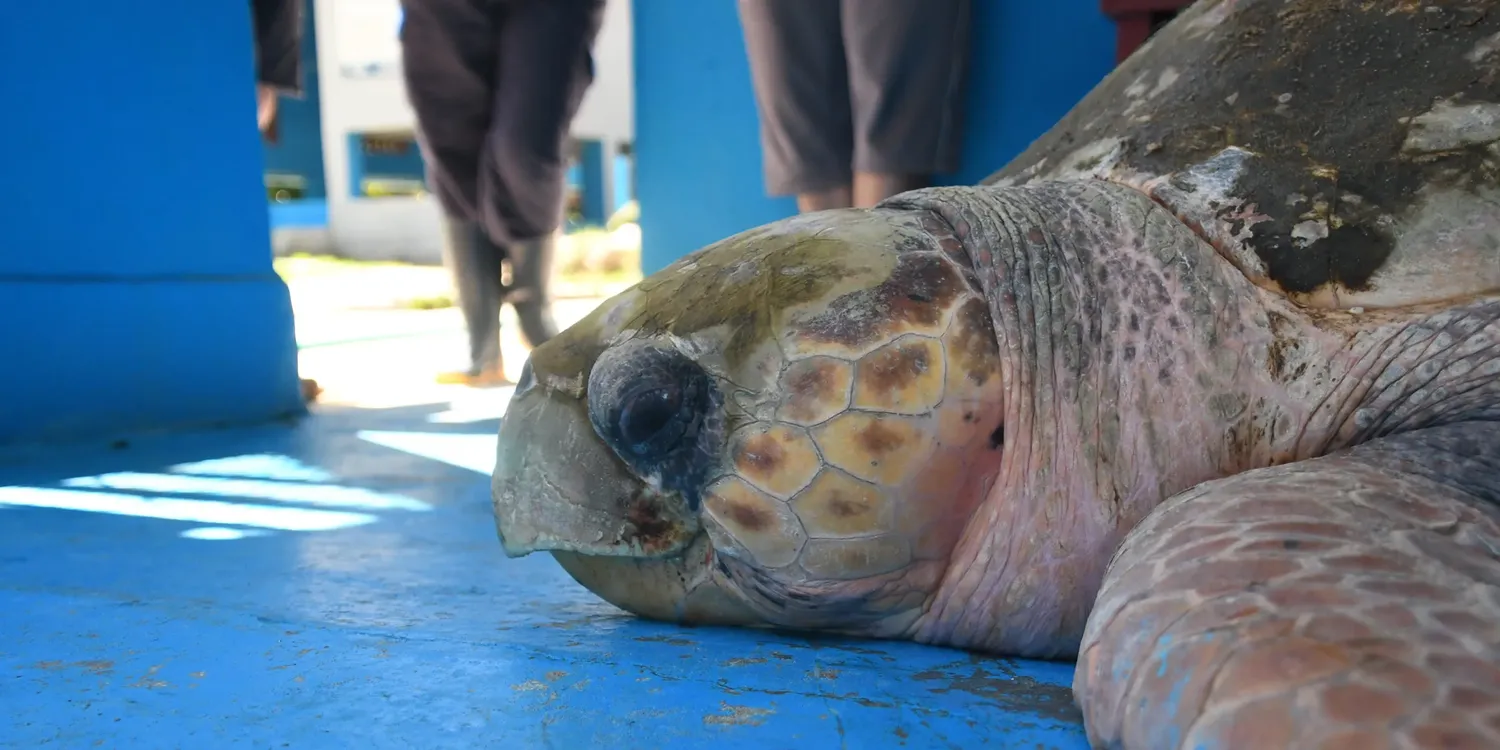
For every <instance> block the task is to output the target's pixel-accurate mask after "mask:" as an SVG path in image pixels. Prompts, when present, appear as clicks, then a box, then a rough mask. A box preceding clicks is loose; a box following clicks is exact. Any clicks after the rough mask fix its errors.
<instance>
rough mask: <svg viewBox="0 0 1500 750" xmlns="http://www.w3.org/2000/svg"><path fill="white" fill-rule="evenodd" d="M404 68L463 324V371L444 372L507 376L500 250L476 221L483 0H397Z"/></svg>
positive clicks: (485, 89) (454, 378)
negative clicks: (465, 335)
mask: <svg viewBox="0 0 1500 750" xmlns="http://www.w3.org/2000/svg"><path fill="white" fill-rule="evenodd" d="M402 7H403V9H404V11H405V18H404V20H403V22H402V26H401V48H402V55H403V65H402V67H403V75H404V76H405V81H406V92H407V98H408V99H409V100H410V102H411V105H412V110H413V111H414V112H415V114H416V120H417V133H418V138H419V140H420V141H421V145H422V155H423V157H424V160H425V161H426V163H427V177H428V180H427V181H428V184H429V185H430V187H431V189H432V191H433V193H434V194H435V195H436V196H437V199H438V203H439V205H440V206H441V208H442V214H443V234H444V237H443V239H444V242H443V260H444V263H445V265H447V266H448V269H449V272H450V273H451V274H452V275H453V289H454V292H455V293H456V295H457V296H458V304H459V308H460V310H461V311H462V312H463V316H464V324H465V325H466V326H467V328H468V331H469V355H470V366H469V369H468V371H467V372H455V373H445V374H443V375H441V376H439V379H440V380H441V381H443V382H463V383H471V384H476V385H483V384H492V383H498V382H501V381H503V380H504V368H503V363H502V361H501V358H500V332H499V328H500V299H501V295H502V293H503V289H502V288H501V284H500V281H501V279H500V264H501V260H502V258H503V257H504V253H503V251H502V250H501V249H500V248H499V247H497V246H496V245H495V244H494V243H493V242H491V241H490V240H489V238H488V237H487V236H486V235H485V233H484V231H483V229H482V227H481V225H480V224H479V222H478V221H477V217H478V211H477V207H478V206H479V204H480V196H479V192H480V190H479V182H480V181H479V168H480V166H479V165H480V160H481V157H482V155H483V152H484V141H485V134H486V133H487V132H488V131H489V129H490V110H491V100H492V98H493V94H492V90H493V88H494V68H495V57H496V53H495V34H496V32H495V30H494V24H493V22H492V21H493V19H492V14H491V12H490V10H489V4H488V2H486V0H403V2H402Z"/></svg>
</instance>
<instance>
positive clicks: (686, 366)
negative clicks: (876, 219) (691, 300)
mask: <svg viewBox="0 0 1500 750" xmlns="http://www.w3.org/2000/svg"><path fill="white" fill-rule="evenodd" d="M718 393H719V392H718V389H717V388H716V387H715V385H714V381H713V379H712V378H711V377H709V375H708V373H707V372H705V371H704V369H703V368H702V367H701V366H699V365H698V363H697V362H694V361H693V360H691V359H689V358H687V357H686V356H684V355H683V354H682V353H681V352H679V351H678V350H677V349H675V348H672V347H668V346H662V345H659V344H656V343H653V342H651V341H638V340H637V341H628V342H625V343H623V344H620V345H618V346H615V347H611V348H610V349H609V350H607V351H605V352H604V353H603V354H600V355H599V359H598V360H596V361H595V362H594V367H593V370H592V371H590V372H589V385H588V411H589V421H590V422H591V423H592V424H593V427H594V432H595V433H597V434H598V435H599V437H600V438H601V439H602V440H604V442H605V443H607V444H609V447H610V448H611V449H612V450H613V451H614V452H615V455H617V456H619V457H620V459H621V460H623V461H624V462H625V463H627V464H629V465H630V467H631V468H632V469H633V470H634V471H635V472H636V473H637V474H638V475H640V476H642V477H657V478H659V480H660V481H661V486H662V487H665V488H669V489H674V490H677V491H679V492H682V493H683V494H684V495H685V496H686V497H687V498H688V502H689V504H690V505H694V506H696V497H697V493H698V491H699V490H700V489H701V487H700V485H701V484H702V479H703V477H702V476H701V475H702V474H703V473H704V472H705V471H708V469H709V467H711V466H712V465H713V457H714V454H715V446H716V445H717V443H716V441H717V440H718V439H719V434H718V433H719V432H720V431H721V430H722V422H723V415H722V414H721V413H720V412H721V409H720V408H719V407H720V403H719V395H718Z"/></svg>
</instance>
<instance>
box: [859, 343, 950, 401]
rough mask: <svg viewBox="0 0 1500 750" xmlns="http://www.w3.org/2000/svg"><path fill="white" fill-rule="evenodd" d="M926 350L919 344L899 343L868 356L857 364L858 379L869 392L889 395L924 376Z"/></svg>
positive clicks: (928, 366) (926, 362) (925, 370)
mask: <svg viewBox="0 0 1500 750" xmlns="http://www.w3.org/2000/svg"><path fill="white" fill-rule="evenodd" d="M927 354H928V349H927V347H926V346H923V345H921V344H910V343H908V344H901V345H897V346H891V347H886V348H884V349H881V350H879V351H876V352H875V353H873V354H870V355H869V356H867V357H866V358H865V359H863V360H861V361H860V363H859V380H860V382H861V383H862V384H863V388H865V389H866V390H868V391H870V392H873V393H889V392H891V391H897V390H900V389H902V388H905V387H907V386H909V385H911V384H912V383H913V382H915V381H916V380H917V378H920V377H922V375H923V373H926V372H927V370H928V368H930V367H932V363H931V362H928V361H927Z"/></svg>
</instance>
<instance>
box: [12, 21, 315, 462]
mask: <svg viewBox="0 0 1500 750" xmlns="http://www.w3.org/2000/svg"><path fill="white" fill-rule="evenodd" d="M250 29H251V26H250V10H249V3H243V2H237V3H235V2H232V3H217V2H169V3H100V2H92V1H86V0H57V1H56V2H51V3H13V4H11V6H10V7H7V9H6V14H5V22H4V23H3V24H0V70H6V71H11V74H7V75H3V76H0V102H4V108H5V116H4V117H0V143H8V144H14V145H16V146H18V147H19V148H16V149H15V150H14V151H13V154H14V156H13V157H12V158H11V160H10V161H9V162H8V166H9V167H10V168H11V170H10V171H9V172H8V174H7V176H6V177H5V179H3V180H0V320H3V321H5V323H4V324H3V325H0V363H3V366H0V442H9V441H17V440H30V439H42V438H64V439H65V438H76V437H98V436H102V435H111V434H120V433H128V432H133V431H138V430H150V429H156V428H166V427H172V426H181V425H201V424H212V423H220V422H242V421H252V420H260V419H266V418H270V417H272V416H275V415H279V414H286V413H296V412H299V411H300V410H301V409H302V403H301V396H300V392H299V389H298V384H297V364H296V344H295V340H294V338H293V332H292V331H293V329H292V311H291V305H290V300H289V298H288V295H287V290H286V287H285V286H284V285H283V284H282V282H281V280H280V278H278V277H277V276H276V275H275V273H274V272H273V271H272V268H271V251H270V234H269V229H268V227H267V221H268V219H267V212H266V198H265V192H264V188H263V185H262V176H261V175H262V170H263V166H264V160H263V158H262V150H261V146H260V142H259V134H258V133H257V132H256V129H255V96H254V74H253V71H252V61H251V52H250V50H251V30H250Z"/></svg>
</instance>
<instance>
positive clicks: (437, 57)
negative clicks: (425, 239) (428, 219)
mask: <svg viewBox="0 0 1500 750" xmlns="http://www.w3.org/2000/svg"><path fill="white" fill-rule="evenodd" d="M402 7H403V8H404V10H405V20H404V21H403V23H402V26H401V47H402V55H403V62H402V66H403V69H404V75H405V78H406V90H407V96H408V98H409V99H410V101H411V105H412V109H413V110H414V111H415V112H416V119H417V130H418V137H419V139H420V141H421V143H422V150H423V155H424V157H425V158H426V160H427V167H428V181H429V183H430V184H431V186H432V189H433V192H434V193H435V194H436V196H437V198H438V201H439V202H441V204H442V206H443V209H444V212H445V213H447V214H448V215H449V216H451V217H453V218H455V219H462V220H468V221H474V222H478V223H479V224H480V225H481V226H483V227H484V230H485V232H486V233H488V234H489V236H490V239H492V240H494V241H495V244H497V245H500V246H501V247H505V246H508V245H510V244H511V243H513V242H516V241H519V240H528V239H533V238H536V237H541V236H543V235H547V234H550V233H552V232H553V231H555V230H556V229H557V227H558V225H559V224H560V223H561V221H562V212H563V190H564V187H565V182H566V177H567V168H568V164H567V158H566V157H567V154H566V145H567V140H568V129H569V126H570V125H571V124H572V121H573V116H574V115H576V114H577V113H578V106H579V104H580V103H582V101H583V95H584V93H585V92H586V91H587V90H588V87H589V85H590V84H591V83H593V79H594V63H593V54H592V48H593V44H594V38H595V37H596V36H597V35H598V33H599V25H600V23H601V22H602V21H603V14H604V0H403V2H402Z"/></svg>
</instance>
